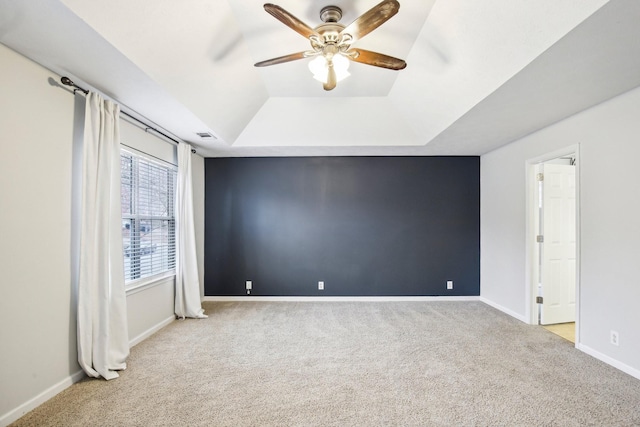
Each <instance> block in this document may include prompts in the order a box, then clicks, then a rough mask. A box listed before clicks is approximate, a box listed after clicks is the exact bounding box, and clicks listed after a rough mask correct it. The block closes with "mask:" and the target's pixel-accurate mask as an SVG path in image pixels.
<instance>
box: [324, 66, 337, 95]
mask: <svg viewBox="0 0 640 427" xmlns="http://www.w3.org/2000/svg"><path fill="white" fill-rule="evenodd" d="M327 73H328V74H327V82H326V83H325V84H324V85H322V87H323V88H324V90H332V89H334V88H335V87H336V85H337V84H338V79H337V77H336V70H335V69H334V68H333V65H330V66H329V70H328V71H327Z"/></svg>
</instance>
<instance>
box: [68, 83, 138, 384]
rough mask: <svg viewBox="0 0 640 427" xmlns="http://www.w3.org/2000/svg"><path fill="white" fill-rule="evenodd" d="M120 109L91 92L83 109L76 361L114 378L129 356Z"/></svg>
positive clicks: (89, 371) (93, 373)
mask: <svg viewBox="0 0 640 427" xmlns="http://www.w3.org/2000/svg"><path fill="white" fill-rule="evenodd" d="M119 115H120V107H119V106H118V105H117V104H114V103H113V102H111V101H107V100H104V99H102V97H101V96H100V95H99V94H96V93H93V92H90V93H89V94H88V95H87V100H86V107H85V127H84V143H83V165H82V214H81V215H82V218H81V226H80V227H81V231H80V233H81V235H80V272H79V280H78V361H79V363H80V366H81V367H82V369H83V370H84V371H85V372H86V373H87V375H89V376H91V377H96V378H98V377H103V378H105V379H107V380H109V379H113V378H116V377H118V374H117V372H116V371H118V370H122V369H125V368H126V367H127V365H126V359H127V357H128V355H129V337H128V332H127V307H126V294H125V288H124V261H123V253H122V212H121V210H120V127H119V122H120V120H119Z"/></svg>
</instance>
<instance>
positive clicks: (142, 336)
mask: <svg viewBox="0 0 640 427" xmlns="http://www.w3.org/2000/svg"><path fill="white" fill-rule="evenodd" d="M174 320H176V316H171V317H167V318H166V319H164V320H163V321H162V322H160V323H158V324H157V325H154V326H153V327H151V328H149V329H147V330H146V331H144V332H143V333H141V334H140V335H138V336H137V337H135V338H134V339H132V340H129V348H131V347H133V346H134V345H136V344H139V343H141V342H142V341H144V340H146V339H147V338H149V337H150V336H151V335H153V334H155V333H156V332H158V331H159V330H160V329H162V328H164V327H165V326H167V325H168V324H169V323H171V322H173V321H174Z"/></svg>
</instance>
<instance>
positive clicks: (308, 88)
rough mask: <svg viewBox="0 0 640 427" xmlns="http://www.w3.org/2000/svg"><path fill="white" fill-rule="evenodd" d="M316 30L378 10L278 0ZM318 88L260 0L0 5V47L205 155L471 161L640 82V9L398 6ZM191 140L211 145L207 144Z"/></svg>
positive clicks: (498, 1)
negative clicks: (377, 60) (385, 63)
mask: <svg viewBox="0 0 640 427" xmlns="http://www.w3.org/2000/svg"><path fill="white" fill-rule="evenodd" d="M274 1H275V2H276V4H278V5H280V6H282V7H284V8H285V9H286V10H288V11H289V12H291V13H292V14H293V15H295V16H297V17H298V18H300V19H301V20H302V21H304V22H306V23H307V24H309V25H310V26H312V27H314V26H316V25H318V24H319V23H320V18H319V11H320V9H321V8H322V7H323V6H326V5H328V4H334V5H337V6H339V7H341V8H342V10H343V19H342V20H341V23H343V24H345V25H346V24H348V23H350V22H351V21H353V20H354V19H356V18H357V17H358V16H359V15H361V14H362V13H364V12H366V11H367V10H368V9H370V8H371V7H373V6H375V4H376V3H378V1H379V0H326V1H324V2H321V3H319V2H317V1H311V0H308V1H299V0H274ZM400 2H401V7H400V11H399V13H398V14H397V15H396V16H394V17H393V18H391V19H390V20H389V21H388V22H386V23H385V24H383V25H382V26H381V27H379V28H378V29H377V30H375V31H374V32H372V33H371V34H369V35H367V36H366V37H365V38H363V39H362V40H359V41H358V42H357V44H356V45H355V46H358V47H362V48H364V49H368V50H374V51H379V52H382V53H385V54H388V55H391V56H395V57H399V58H403V59H406V61H407V64H408V65H407V68H406V69H404V70H401V71H391V70H386V69H381V68H376V67H371V66H366V65H363V64H358V63H352V65H351V68H350V72H351V76H350V77H348V78H347V79H346V80H344V81H342V82H340V83H338V87H337V88H336V89H335V90H333V91H331V92H325V91H324V90H323V89H322V85H321V84H320V83H318V82H317V81H315V80H313V78H312V77H311V73H310V72H309V71H308V69H307V67H306V65H307V64H306V61H307V60H301V61H294V62H290V63H285V64H280V65H275V66H271V67H265V68H255V67H254V66H253V64H254V63H255V62H258V61H261V60H265V59H269V58H272V57H277V56H281V55H285V54H289V53H294V52H299V51H304V50H307V49H309V43H308V41H307V40H305V38H303V37H302V36H300V35H299V34H297V33H296V32H294V31H293V30H291V29H289V28H287V27H286V26H285V25H283V24H282V23H280V22H279V21H277V20H276V19H274V18H273V17H272V16H270V15H269V14H267V13H266V12H265V11H264V9H263V7H262V5H263V0H236V1H231V0H229V1H227V0H184V1H179V2H177V1H174V0H171V1H169V0H137V1H134V2H132V1H130V0H109V1H106V0H103V1H99V0H94V1H90V2H87V1H84V0H62V1H58V0H30V1H28V2H27V1H21V0H0V42H2V43H3V44H5V45H7V46H9V47H11V48H13V49H14V50H16V51H18V52H20V53H22V54H24V55H25V56H27V57H30V58H32V59H33V60H35V61H37V62H39V63H41V64H43V65H44V66H46V67H48V68H50V69H51V70H52V71H54V72H56V73H58V74H61V75H68V76H69V77H70V78H72V79H73V80H74V81H76V82H77V83H79V84H84V85H86V86H88V87H93V88H95V89H97V90H99V91H101V92H103V93H104V94H106V95H108V96H110V97H112V98H114V99H116V100H117V101H118V102H120V103H121V104H122V105H123V108H124V109H125V111H135V112H136V113H137V114H139V115H140V116H142V117H144V118H145V119H147V120H148V121H150V122H152V123H155V124H156V125H157V126H159V127H161V128H163V129H164V130H166V131H167V132H168V133H171V134H173V135H175V136H177V137H178V138H180V139H182V140H185V141H188V142H190V143H192V144H194V145H196V146H197V148H198V151H199V152H200V153H201V154H203V155H209V156H262V155H357V154H359V155H435V154H453V155H479V154H482V153H485V152H487V151H490V150H492V149H495V148H497V147H499V146H501V145H504V144H506V143H508V142H510V141H513V140H514V139H517V138H519V137H521V136H524V135H526V134H528V133H530V132H533V131H535V130H537V129H540V128H541V127H544V126H547V125H549V124H551V123H554V122H556V121H558V120H561V119H563V118H565V117H567V116H570V115H572V114H575V113H576V112H578V111H581V110H583V109H585V108H588V107H590V106H592V105H595V104H597V103H599V102H602V101H604V100H606V99H609V98H611V97H613V96H615V95H618V94H620V93H622V92H624V91H626V90H629V89H631V88H634V87H636V86H639V85H640V72H639V71H640V25H638V24H637V23H638V22H640V2H638V1H637V0H610V1H607V0H483V1H476V0H439V1H435V0H420V1H417V0H411V1H409V0H404V1H403V0H400ZM16 79H19V76H16ZM196 132H210V133H212V134H214V135H216V136H217V138H218V140H217V141H214V142H206V141H203V140H201V139H200V138H199V137H198V136H197V135H196Z"/></svg>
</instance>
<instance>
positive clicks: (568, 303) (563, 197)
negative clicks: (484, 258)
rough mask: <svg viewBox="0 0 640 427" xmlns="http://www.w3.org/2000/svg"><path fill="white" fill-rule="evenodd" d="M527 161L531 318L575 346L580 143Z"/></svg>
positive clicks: (577, 309) (577, 338)
mask: <svg viewBox="0 0 640 427" xmlns="http://www.w3.org/2000/svg"><path fill="white" fill-rule="evenodd" d="M527 163H528V168H529V185H528V188H529V198H528V199H529V204H528V209H527V215H528V222H529V227H528V230H529V232H528V241H529V242H530V243H529V245H528V247H529V248H530V249H529V257H528V258H529V265H530V269H529V270H530V274H529V276H530V278H529V280H528V282H529V298H530V304H529V305H530V316H529V317H530V323H531V324H537V325H542V326H544V327H545V328H547V329H548V330H550V331H551V332H553V333H556V334H557V335H560V336H562V337H563V338H565V339H568V340H569V341H572V342H573V343H574V344H576V345H577V343H578V342H579V333H578V331H579V327H578V326H579V323H578V318H579V316H578V311H579V304H578V295H579V293H578V289H579V283H578V279H579V276H578V271H579V269H578V264H579V251H578V247H579V246H578V240H579V233H578V230H579V227H578V206H579V205H578V176H579V174H578V173H577V172H578V168H579V162H578V147H577V146H573V147H569V148H567V149H565V150H561V151H560V152H554V153H549V154H548V155H546V156H543V157H540V158H537V159H532V160H530V161H529V162H527Z"/></svg>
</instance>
